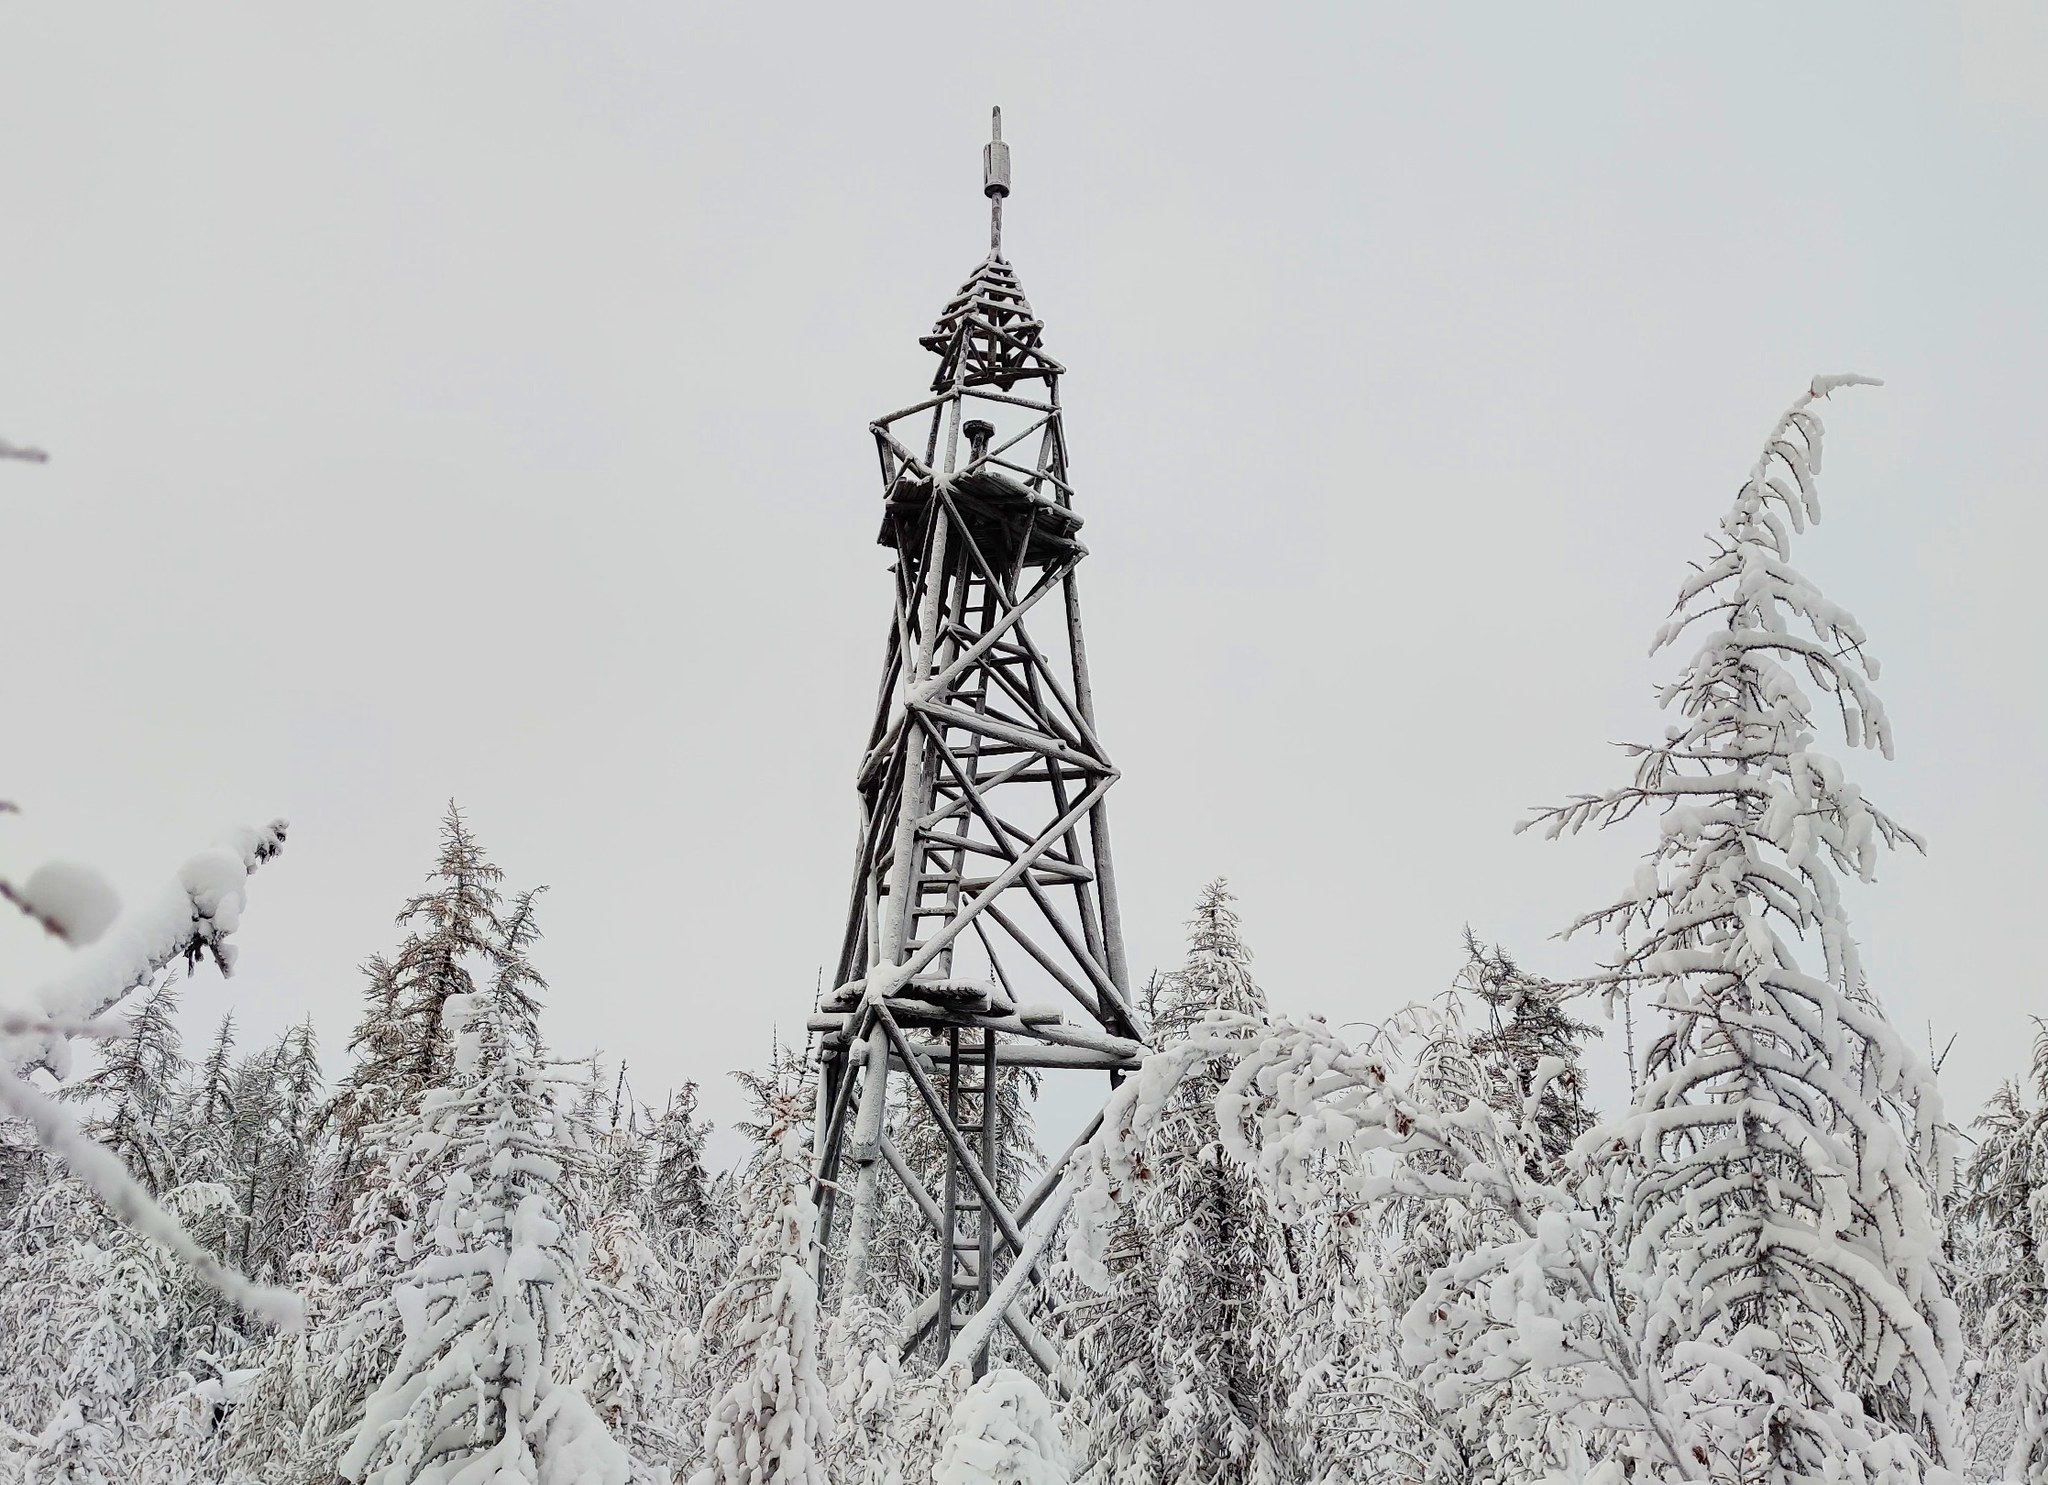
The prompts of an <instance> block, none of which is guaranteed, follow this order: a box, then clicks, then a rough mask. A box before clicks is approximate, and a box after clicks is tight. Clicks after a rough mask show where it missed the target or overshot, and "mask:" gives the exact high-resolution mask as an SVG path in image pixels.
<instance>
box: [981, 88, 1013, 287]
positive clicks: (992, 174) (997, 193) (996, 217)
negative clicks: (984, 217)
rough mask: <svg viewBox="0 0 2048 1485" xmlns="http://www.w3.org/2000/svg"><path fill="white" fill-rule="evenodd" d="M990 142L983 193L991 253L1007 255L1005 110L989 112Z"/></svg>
mask: <svg viewBox="0 0 2048 1485" xmlns="http://www.w3.org/2000/svg"><path fill="white" fill-rule="evenodd" d="M989 114H990V117H989V126H988V127H989V141H988V143H987V144H985V145H983V146H982V147H981V194H982V195H984V196H986V197H988V250H989V253H990V254H991V255H992V256H994V257H998V258H1000V257H1001V256H1002V255H1003V198H1004V197H1005V196H1007V195H1009V194H1010V147H1009V146H1008V145H1007V144H1004V143H1003V111H1002V110H1001V109H1000V108H995V109H991V110H989Z"/></svg>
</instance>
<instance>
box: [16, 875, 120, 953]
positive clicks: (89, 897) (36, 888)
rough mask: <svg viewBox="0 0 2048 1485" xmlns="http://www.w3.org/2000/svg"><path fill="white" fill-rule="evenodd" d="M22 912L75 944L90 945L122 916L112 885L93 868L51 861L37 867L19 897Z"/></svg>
mask: <svg viewBox="0 0 2048 1485" xmlns="http://www.w3.org/2000/svg"><path fill="white" fill-rule="evenodd" d="M16 898H17V900H18V901H19V902H20V904H21V906H22V909H23V910H24V911H25V912H27V913H29V914H30V915H31V916H33V917H34V918H36V919H37V920H39V921H40V922H41V923H42V925H43V926H44V927H45V928H47V929H49V930H50V932H52V933H54V934H56V935H57V936H58V937H59V938H62V939H66V940H68V941H69V942H71V943H74V944H89V943H91V942H93V941H94V940H95V939H97V938H98V937H99V936H100V935H101V934H103V933H105V932H106V931H107V928H108V927H109V926H110V925H111V924H112V923H113V921H114V919H115V918H117V917H118V916H120V912H121V899H120V897H119V895H118V894H116V893H115V891H114V889H113V886H112V884H110V883H109V882H108V881H107V879H106V878H105V877H103V876H101V875H100V874H99V873H98V872H97V871H95V870H94V869H93V868H92V867H90V866H81V865H79V864H78V863H77V862H75V861H50V862H46V863H45V864H43V865H42V866H39V867H37V868H36V870H35V871H34V873H32V874H31V875H30V877H29V879H28V881H27V882H25V883H24V884H23V885H22V887H21V889H20V891H19V892H18V893H17V894H16Z"/></svg>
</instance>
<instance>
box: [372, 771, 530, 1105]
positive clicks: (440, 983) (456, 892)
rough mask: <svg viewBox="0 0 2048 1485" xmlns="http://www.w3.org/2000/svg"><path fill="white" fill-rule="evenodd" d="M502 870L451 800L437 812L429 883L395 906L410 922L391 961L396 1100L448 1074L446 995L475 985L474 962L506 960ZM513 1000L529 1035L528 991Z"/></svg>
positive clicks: (519, 1027) (524, 901)
mask: <svg viewBox="0 0 2048 1485" xmlns="http://www.w3.org/2000/svg"><path fill="white" fill-rule="evenodd" d="M504 876H505V874H504V872H502V871H500V870H499V869H498V868H497V867H496V866H494V865H493V864H492V863H491V861H490V860H489V859H488V858H487V857H486V856H485V855H484V853H483V848H482V847H481V846H479V845H478V844H477V842H476V837H475V836H473V835H471V834H470V831H469V822H468V821H466V820H464V819H463V818H462V811H461V810H460V809H459V808H457V807H456V805H455V803H454V802H453V801H452V800H451V801H450V802H449V805H448V813H447V814H446V815H444V816H443V817H442V819H441V852H440V855H439V856H438V857H437V858H436V859H435V862H434V869H433V871H431V872H430V873H428V875H427V882H428V889H427V890H426V891H425V892H422V893H420V894H418V895H417V896H415V897H413V898H411V899H409V900H408V901H407V902H406V904H405V906H404V907H402V908H400V909H399V912H398V926H399V927H401V928H404V929H407V930H409V931H408V933H407V934H406V939H405V942H404V943H403V944H402V945H400V946H399V950H398V955H397V957H396V958H395V959H394V960H393V961H392V964H391V970H392V978H393V979H394V981H395V982H396V989H397V1001H398V1014H399V1016H400V1018H401V1019H402V1020H403V1022H404V1024H405V1027H406V1037H405V1052H404V1060H403V1061H402V1063H401V1065H400V1069H399V1073H398V1075H399V1078H400V1083H399V1089H398V1097H399V1102H400V1104H401V1105H404V1104H407V1103H410V1102H411V1101H413V1100H415V1099H417V1098H418V1097H419V1096H420V1094H421V1093H422V1092H424V1091H425V1090H426V1089H428V1088H435V1087H439V1086H440V1085H441V1084H443V1083H444V1082H446V1081H447V1077H448V1073H449V1069H450V1062H451V1055H452V1050H453V1041H454V1038H453V1034H452V1032H451V1031H450V1030H449V1025H448V1021H447V1018H446V1017H445V1016H443V1015H442V1014H441V1010H442V1007H443V1006H444V1005H446V1004H447V1002H448V998H449V997H450V996H453V995H468V994H471V993H472V992H474V991H475V990H476V989H477V988H478V986H477V983H476V980H475V973H476V972H477V971H478V970H479V969H481V968H482V967H483V966H484V965H486V964H491V965H494V966H495V965H500V964H502V963H503V962H504V958H503V955H504V950H503V948H502V945H503V942H504V934H503V928H502V926H501V925H500V923H499V921H498V916H497V912H498V903H499V900H500V899H499V893H498V883H499V882H500V881H502V880H503V879H504ZM531 896H532V894H530V893H529V894H527V895H526V896H525V897H522V898H521V899H519V902H518V908H519V912H520V917H521V918H523V919H524V920H525V921H526V922H527V923H528V924H529V925H530V923H531V917H532V912H531V908H532V903H531ZM515 921H516V920H515ZM522 988H524V987H522ZM513 1006H516V1007H517V1010H518V1013H519V1014H518V1017H517V1019H516V1020H515V1021H513V1022H511V1023H509V1028H508V1029H511V1030H516V1031H517V1032H519V1033H521V1034H524V1035H526V1036H528V1037H529V1039H530V1038H531V1035H532V1032H533V1023H532V1014H533V1002H532V999H531V997H530V996H528V995H521V996H519V997H517V998H516V999H515V1001H513V1002H511V1003H509V1004H508V1010H509V1009H511V1008H512V1007H513Z"/></svg>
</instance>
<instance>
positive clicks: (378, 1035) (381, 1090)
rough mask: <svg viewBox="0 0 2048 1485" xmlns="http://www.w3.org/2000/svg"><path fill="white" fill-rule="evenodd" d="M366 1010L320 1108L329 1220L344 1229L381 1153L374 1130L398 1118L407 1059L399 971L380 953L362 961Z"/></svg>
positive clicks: (379, 1162) (364, 1008) (357, 1024)
mask: <svg viewBox="0 0 2048 1485" xmlns="http://www.w3.org/2000/svg"><path fill="white" fill-rule="evenodd" d="M362 973H363V977H364V979H365V980H366V981H368V983H367V984H366V985H364V987H363V1002H364V1004H363V1014H362V1018H361V1019H360V1020H358V1021H357V1022H356V1028H355V1031H354V1033H353V1034H352V1035H351V1036H350V1037H349V1041H348V1049H349V1053H350V1056H351V1062H350V1064H349V1069H348V1071H347V1072H346V1073H344V1074H343V1075H342V1078H341V1082H340V1084H339V1085H338V1086H337V1087H336V1088H335V1090H334V1094H333V1096H332V1097H330V1098H329V1099H328V1100H327V1104H326V1107H325V1108H324V1109H323V1110H322V1111H321V1125H322V1128H323V1130H325V1131H327V1132H330V1133H331V1134H332V1136H333V1139H334V1171H333V1175H332V1177H331V1179H330V1180H329V1182H328V1195H329V1203H328V1206H329V1212H328V1218H329V1220H330V1221H331V1222H332V1223H333V1224H334V1225H335V1226H336V1227H339V1228H346V1227H347V1226H348V1224H349V1222H350V1220H351V1219H352V1217H353V1215H354V1211H355V1207H356V1203H357V1200H358V1199H359V1198H360V1197H361V1196H362V1194H363V1187H364V1183H365V1181H366V1180H367V1179H368V1177H369V1173H370V1172H371V1171H372V1170H374V1169H377V1168H378V1167H379V1166H380V1165H381V1163H382V1158H381V1155H380V1153H379V1152H378V1151H376V1150H375V1149H374V1148H372V1144H371V1140H370V1131H371V1130H373V1129H376V1128H379V1127H380V1126H383V1125H386V1124H388V1123H389V1122H390V1121H391V1120H393V1119H394V1118H397V1117H398V1116H399V1115H400V1114H401V1113H402V1112H403V1109H402V1107H401V1104H400V1088H401V1085H402V1084H403V1082H404V1076H403V1071H404V1069H405V1067H406V1066H407V1064H408V1061H409V1059H408V1057H407V1055H406V1052H407V1046H408V1041H407V1036H406V1022H405V1016H404V1013H403V1010H402V1008H401V1006H400V1004H399V999H398V973H397V971H396V970H394V969H393V968H392V967H391V961H390V960H388V959H386V958H385V957H384V956H383V955H382V954H373V955H371V956H370V957H369V958H368V959H366V960H364V961H363V965H362Z"/></svg>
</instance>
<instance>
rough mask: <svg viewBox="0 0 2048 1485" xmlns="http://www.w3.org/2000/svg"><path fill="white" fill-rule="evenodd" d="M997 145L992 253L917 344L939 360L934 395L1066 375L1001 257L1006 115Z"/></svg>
mask: <svg viewBox="0 0 2048 1485" xmlns="http://www.w3.org/2000/svg"><path fill="white" fill-rule="evenodd" d="M991 132H992V134H993V136H994V137H993V138H991V139H990V140H989V142H988V144H987V145H985V146H984V147H983V149H982V152H981V162H982V163H981V174H982V194H983V195H985V196H987V197H988V200H989V249H988V256H987V257H986V258H984V259H982V261H981V266H980V267H978V268H976V269H975V270H974V272H973V273H972V274H971V275H970V276H969V277H968V280H967V282H966V283H964V284H962V285H961V286H960V292H959V293H957V294H955V295H954V296H953V298H952V300H951V301H950V302H949V303H948V304H947V305H946V308H945V311H944V312H943V313H942V314H941V315H940V316H939V320H938V323H937V324H936V325H934V326H932V331H931V334H929V335H925V336H921V337H920V338H919V340H918V344H919V345H921V346H923V347H924V348H925V349H926V350H928V351H931V352H932V353H934V354H935V355H937V356H938V358H939V370H938V373H937V374H936V375H935V376H934V377H933V378H932V388H933V390H934V391H938V390H942V389H944V388H946V387H950V386H954V385H956V384H958V385H964V386H970V387H972V386H987V385H994V386H997V387H1000V388H1002V389H1003V390H1004V391H1008V390H1009V389H1010V388H1011V387H1013V386H1015V385H1016V384H1017V383H1018V382H1019V381H1021V380H1024V379H1027V378H1032V377H1046V376H1057V375H1059V373H1060V371H1061V370H1062V369H1063V368H1062V367H1061V366H1060V365H1059V363H1058V362H1056V361H1054V360H1053V359H1052V358H1051V357H1049V356H1047V355H1046V354H1045V352H1044V349H1043V347H1042V345H1041V341H1042V339H1043V337H1044V335H1045V322H1044V321H1042V320H1040V319H1039V318H1038V317H1037V316H1036V315H1034V314H1033V313H1032V312H1031V301H1030V300H1028V299H1026V298H1025V297H1024V286H1023V284H1022V283H1020V282H1019V281H1018V279H1017V270H1016V269H1014V268H1012V267H1011V266H1010V263H1009V260H1008V259H1007V258H1005V257H1004V256H1003V201H1004V199H1005V198H1006V197H1008V196H1009V194H1010V147H1009V146H1008V145H1007V144H1005V143H1003V111H1002V110H1001V109H1000V108H998V109H996V110H995V111H994V118H993V120H992V123H991Z"/></svg>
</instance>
